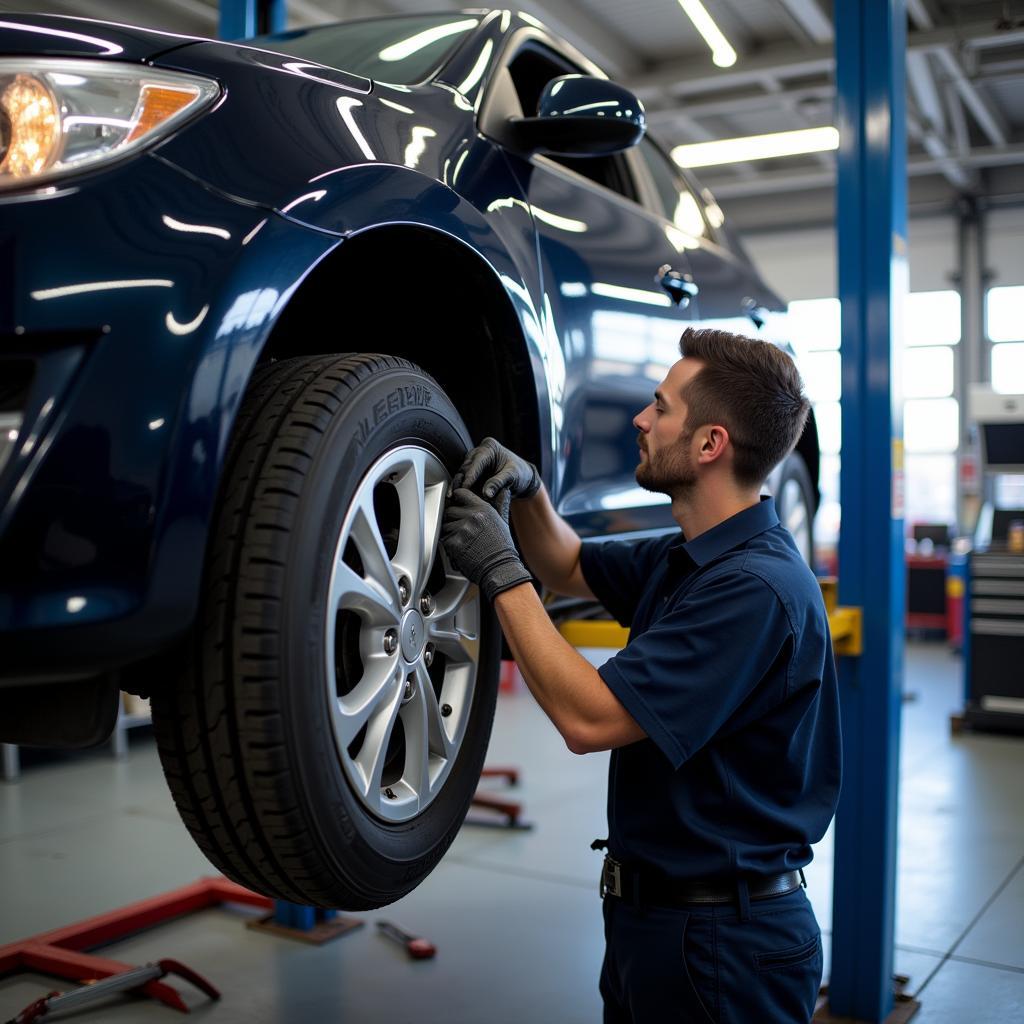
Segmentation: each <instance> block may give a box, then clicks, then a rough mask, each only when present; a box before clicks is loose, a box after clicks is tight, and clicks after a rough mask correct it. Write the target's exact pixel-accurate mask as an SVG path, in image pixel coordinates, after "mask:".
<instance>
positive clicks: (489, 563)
mask: <svg viewBox="0 0 1024 1024" xmlns="http://www.w3.org/2000/svg"><path fill="white" fill-rule="evenodd" d="M510 500H511V496H510V495H509V494H508V492H507V491H506V492H505V493H504V494H502V495H501V498H500V499H499V508H494V507H493V506H492V505H490V504H489V503H488V502H486V501H484V499H483V498H481V497H479V496H478V495H476V494H474V493H473V492H472V491H470V490H467V489H466V488H464V487H463V488H458V489H457V490H455V491H454V492H453V493H452V496H451V499H450V500H449V502H448V507H447V509H446V510H445V513H444V523H443V524H442V527H441V539H442V540H443V541H444V546H445V550H446V551H447V552H448V557H449V558H451V560H452V562H453V563H454V565H455V568H456V569H458V570H459V571H460V572H461V573H462V574H463V575H464V576H465V577H466V578H467V579H468V580H470V581H472V582H473V583H475V584H476V585H477V586H478V587H479V588H480V589H481V590H482V591H483V592H484V594H485V596H486V597H487V599H488V601H493V600H494V598H495V597H497V595H498V594H500V593H501V592H502V591H504V590H508V589H509V588H511V587H517V586H519V584H520V583H529V582H530V580H531V579H532V578H533V577H531V576H530V574H529V573H528V572H527V571H526V568H525V567H524V566H523V563H522V561H521V560H520V558H519V553H518V552H517V551H516V546H515V542H514V541H513V540H512V533H511V531H510V530H509V528H508V518H507V517H508V505H509V501H510Z"/></svg>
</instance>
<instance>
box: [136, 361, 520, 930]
mask: <svg viewBox="0 0 1024 1024" xmlns="http://www.w3.org/2000/svg"><path fill="white" fill-rule="evenodd" d="M470 444H471V442H470V438H469V434H468V432H467V430H466V428H465V425H464V424H463V423H462V420H461V418H460V417H459V415H458V412H457V411H456V410H455V408H454V406H453V405H452V404H451V402H450V401H449V400H448V398H447V396H446V395H445V394H444V392H443V391H442V390H441V388H440V387H439V386H438V385H437V383H436V382H435V381H434V380H433V379H432V378H430V377H429V376H428V375H427V374H426V373H424V372H423V371H422V370H420V369H419V368H418V367H416V366H414V365H413V364H411V363H409V362H407V361H405V360H402V359H398V358H394V357H391V356H383V355H346V356H320V357H302V358H297V359H290V360H285V361H282V362H279V363H274V364H271V365H269V366H267V367H264V368H261V369H260V370H258V371H257V373H256V374H255V375H254V378H253V381H252V384H251V386H250V388H249V391H248V394H247V397H246V399H245V402H244V403H243V407H242V409H241V410H240V412H239V416H238V420H237V426H236V429H235V434H234V436H233V439H232V444H231V447H230V451H229V454H228V460H227V464H226V466H225V471H224V477H223V480H224V484H223V488H222V494H221V497H220V500H219V502H218V507H217V511H216V516H215V521H214V523H213V525H212V529H211V539H210V544H209V550H208V553H207V560H206V572H205V593H204V596H203V601H202V605H201V608H200V614H199V618H198V625H197V628H196V631H195V637H194V642H193V645H192V651H191V658H190V665H189V668H188V671H187V672H186V673H185V674H184V675H183V677H182V678H181V679H180V680H179V682H178V684H177V685H176V686H175V687H174V688H173V689H172V690H170V691H169V692H165V693H162V694H159V695H154V698H153V721H154V727H155V730H156V733H157V738H158V742H159V748H160V757H161V761H162V763H163V767H164V771H165V774H166V776H167V780H168V783H169V785H170V788H171V792H172V794H173V796H174V799H175V802H176V804H177V806H178V809H179V812H180V813H181V817H182V820H183V821H184V822H185V825H186V826H187V827H188V829H189V831H190V832H191V833H192V836H193V838H194V839H195V840H196V842H197V844H198V845H199V847H200V848H201V849H202V850H203V852H204V853H205V854H206V856H207V857H208V858H209V859H210V860H211V861H212V863H213V864H214V865H215V866H216V867H217V868H218V869H219V870H221V871H222V872H224V874H226V875H227V876H228V877H230V878H232V879H234V880H235V881H237V882H239V883H241V884H242V885H245V886H247V887H249V888H251V889H255V890H256V891H258V892H262V893H265V894H266V895H268V896H272V897H274V898H278V899H283V900H288V901H291V902H295V903H301V904H306V905H312V906H320V907H330V908H339V909H346V910H367V909H371V908H373V907H378V906H382V905H384V904H386V903H390V902H392V901H393V900H396V899H398V898H400V897H401V896H404V895H405V894H406V893H408V892H409V891H410V890H411V889H413V888H414V887H415V886H416V885H418V884H419V882H420V881H422V880H423V878H425V877H426V875H427V874H429V872H430V871H431V870H432V869H433V867H434V866H435V865H436V864H437V862H438V860H440V858H441V856H442V855H443V854H444V852H445V850H446V849H447V848H448V846H449V844H450V843H451V841H452V839H453V838H454V837H455V834H456V832H457V831H458V829H459V827H460V825H461V824H462V820H463V818H464V817H465V814H466V811H467V809H468V806H469V802H470V799H471V798H472V796H473V792H474V790H475V787H476V783H477V780H478V778H479V775H480V769H481V767H482V765H483V759H484V754H485V752H486V748H487V742H488V739H489V736H490V729H491V722H492V719H493V714H494V706H495V698H496V694H497V675H498V659H499V655H500V634H499V632H498V629H497V624H496V621H495V619H494V616H493V613H492V612H491V610H490V608H488V607H486V606H485V604H484V603H483V601H482V600H481V598H480V597H479V593H478V591H477V590H476V588H475V587H472V586H470V585H469V584H468V582H467V581H465V580H464V579H462V578H461V577H459V576H458V574H457V573H455V572H454V570H452V569H451V567H450V566H449V565H448V564H447V559H446V557H445V555H444V553H443V549H442V548H441V547H440V545H438V543H437V533H438V530H434V532H433V536H432V537H431V536H430V533H431V529H432V527H433V526H435V525H436V526H437V527H438V528H439V520H440V514H441V509H442V507H443V495H444V488H445V487H446V486H447V482H448V480H450V476H451V474H452V473H454V471H455V470H456V469H457V468H458V466H459V464H460V463H461V461H462V459H463V457H464V455H465V453H466V450H467V448H469V447H470ZM392 470H393V471H392ZM424 474H426V476H424ZM393 481H394V482H393ZM417 481H418V483H417ZM421 484H422V485H423V486H420V485H421ZM417 495H419V497H417ZM418 501H419V502H421V504H419V505H417V504H416V503H417V502H418ZM409 502H412V506H411V507H412V508H413V510H414V512H415V510H416V509H420V510H422V509H423V508H427V511H426V512H422V511H421V514H419V518H418V519H417V516H416V515H415V514H412V515H411V517H410V515H409V514H407V512H408V509H407V506H408V503H409ZM403 503H404V504H403ZM396 510H397V511H396ZM357 520H358V524H356V521H357ZM417 521H418V522H420V523H429V524H430V527H429V528H428V527H426V526H424V527H423V528H422V529H421V530H420V532H419V533H418V534H415V536H414V533H415V530H414V529H413V527H411V526H409V524H410V523H415V522H417ZM354 524H356V525H354ZM346 531H348V532H346ZM417 536H418V537H420V539H421V543H420V545H419V548H418V549H417V548H416V545H415V543H414V542H415V540H416V537H417ZM416 550H419V551H420V552H421V554H422V557H420V556H418V555H416V553H415V552H416ZM353 552H354V554H353ZM375 552H380V553H381V557H380V558H379V559H378V560H377V561H376V562H374V561H373V559H374V557H375ZM364 562H365V563H366V564H365V565H364ZM414 562H415V563H416V564H415V565H413V564H412V563H414ZM342 563H344V564H342ZM353 567H354V568H353ZM399 577H401V580H402V581H403V583H402V587H403V589H401V590H400V588H399ZM339 580H340V581H341V582H339ZM402 594H406V595H407V597H405V598H403V597H402V596H401V595H402ZM389 595H390V596H389ZM421 595H422V597H421ZM415 609H420V610H422V615H421V614H420V613H419V611H416V614H412V612H413V610H415ZM426 609H429V612H428V611H427V610H426ZM392 626H393V627H394V628H392ZM442 627H444V628H442ZM417 630H418V632H417ZM389 633H395V634H396V635H395V636H389V635H388V634H389ZM398 633H401V636H400V637H398V636H397V634H398ZM382 638H384V639H383V644H382V643H381V640H382ZM427 639H429V640H432V641H436V650H437V653H436V654H435V653H434V645H433V642H432V643H430V644H426V643H425V640H427ZM399 640H400V643H399ZM428 647H430V648H431V650H430V653H429V657H428V654H427V648H428ZM441 705H444V706H445V707H446V708H447V709H448V710H447V713H445V712H444V711H440V710H439V709H440V708H441ZM367 708H369V709H370V710H369V711H366V710H365V709H367ZM364 712H365V723H364V726H363V728H362V730H359V729H357V726H358V724H359V722H360V721H361V719H360V718H359V715H361V714H364ZM399 723H401V725H399ZM374 744H376V746H374Z"/></svg>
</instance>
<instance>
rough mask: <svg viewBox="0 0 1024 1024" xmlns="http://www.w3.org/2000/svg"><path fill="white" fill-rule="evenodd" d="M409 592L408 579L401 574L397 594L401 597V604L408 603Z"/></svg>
mask: <svg viewBox="0 0 1024 1024" xmlns="http://www.w3.org/2000/svg"><path fill="white" fill-rule="evenodd" d="M410 593H411V587H410V586H409V581H408V580H407V579H406V578H405V577H404V576H403V577H402V578H401V579H400V580H399V581H398V596H399V597H400V598H401V599H402V604H408V603H409V594H410Z"/></svg>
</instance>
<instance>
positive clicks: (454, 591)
mask: <svg viewBox="0 0 1024 1024" xmlns="http://www.w3.org/2000/svg"><path fill="white" fill-rule="evenodd" d="M478 594H479V591H478V590H477V589H476V587H474V586H473V584H472V583H470V582H469V580H467V579H466V577H465V576H457V575H455V574H454V573H447V574H446V575H445V583H444V586H443V587H442V588H441V589H440V590H439V591H438V592H437V593H436V594H435V595H434V617H435V618H437V619H448V618H451V617H452V616H453V615H454V614H455V613H456V612H457V611H459V609H460V608H462V606H463V605H465V604H468V603H469V602H470V601H471V600H473V599H474V598H476V597H477V595H478Z"/></svg>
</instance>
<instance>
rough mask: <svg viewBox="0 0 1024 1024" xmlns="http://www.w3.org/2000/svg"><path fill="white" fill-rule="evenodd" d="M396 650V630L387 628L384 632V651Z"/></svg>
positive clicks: (388, 652)
mask: <svg viewBox="0 0 1024 1024" xmlns="http://www.w3.org/2000/svg"><path fill="white" fill-rule="evenodd" d="M397 650H398V631H397V630H395V629H389V630H388V631H387V632H386V633H385V634H384V653H385V654H394V653H395V651H397Z"/></svg>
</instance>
